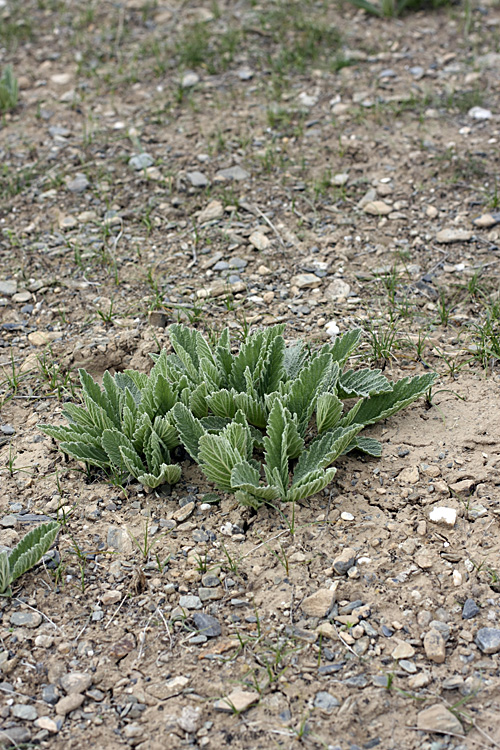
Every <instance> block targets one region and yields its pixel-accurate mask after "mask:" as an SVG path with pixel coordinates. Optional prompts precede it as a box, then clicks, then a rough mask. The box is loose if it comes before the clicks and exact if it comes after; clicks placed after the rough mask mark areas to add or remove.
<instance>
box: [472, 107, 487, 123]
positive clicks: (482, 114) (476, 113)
mask: <svg viewBox="0 0 500 750" xmlns="http://www.w3.org/2000/svg"><path fill="white" fill-rule="evenodd" d="M467 114H468V115H469V117H472V119H473V120H491V118H492V116H493V115H492V113H491V111H490V110H489V109H484V107H471V109H469V111H468V113H467Z"/></svg>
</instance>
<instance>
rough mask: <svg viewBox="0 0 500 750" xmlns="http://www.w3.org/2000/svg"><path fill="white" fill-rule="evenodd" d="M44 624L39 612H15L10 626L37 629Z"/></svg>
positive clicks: (11, 617)
mask: <svg viewBox="0 0 500 750" xmlns="http://www.w3.org/2000/svg"><path fill="white" fill-rule="evenodd" d="M42 622H43V617H42V615H41V614H40V613H39V612H13V613H12V614H11V616H10V624H11V625H14V626H16V627H18V628H37V627H38V626H39V625H41V624H42Z"/></svg>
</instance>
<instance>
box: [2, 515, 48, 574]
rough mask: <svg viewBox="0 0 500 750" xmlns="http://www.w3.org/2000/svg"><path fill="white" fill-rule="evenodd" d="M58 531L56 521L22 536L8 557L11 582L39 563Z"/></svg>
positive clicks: (43, 524)
mask: <svg viewBox="0 0 500 750" xmlns="http://www.w3.org/2000/svg"><path fill="white" fill-rule="evenodd" d="M58 531H59V524H58V523H57V521H50V522H49V523H42V524H40V526H37V527H36V528H35V529H32V530H31V531H28V533H27V534H25V535H24V536H23V538H22V539H21V541H20V542H19V543H18V544H17V545H16V546H15V547H14V549H13V550H12V552H11V553H10V555H9V567H10V576H11V581H15V580H16V578H19V576H21V575H22V574H23V573H26V571H27V570H29V569H30V568H32V567H33V565H36V564H37V562H40V560H41V559H42V557H43V556H44V555H45V553H46V552H47V551H48V550H49V549H50V546H51V544H52V543H53V541H54V539H55V538H56V536H57V532H58Z"/></svg>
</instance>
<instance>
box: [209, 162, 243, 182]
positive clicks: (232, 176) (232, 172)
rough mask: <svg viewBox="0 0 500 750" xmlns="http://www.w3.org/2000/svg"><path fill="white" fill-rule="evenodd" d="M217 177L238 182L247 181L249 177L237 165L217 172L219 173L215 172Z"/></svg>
mask: <svg viewBox="0 0 500 750" xmlns="http://www.w3.org/2000/svg"><path fill="white" fill-rule="evenodd" d="M217 177H219V178H221V179H223V180H236V181H237V182H239V181H240V180H247V179H248V178H249V177H250V175H249V173H248V172H246V171H245V170H244V169H242V167H240V166H239V165H238V164H237V165H236V166H235V167H229V168H228V169H221V170H219V172H217Z"/></svg>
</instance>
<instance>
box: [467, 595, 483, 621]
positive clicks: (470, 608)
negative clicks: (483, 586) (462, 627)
mask: <svg viewBox="0 0 500 750" xmlns="http://www.w3.org/2000/svg"><path fill="white" fill-rule="evenodd" d="M480 612H481V610H480V609H479V607H478V606H477V604H476V602H475V601H474V599H466V600H465V602H464V606H463V609H462V620H472V618H473V617H476V616H477V615H478V614H479V613H480Z"/></svg>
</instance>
